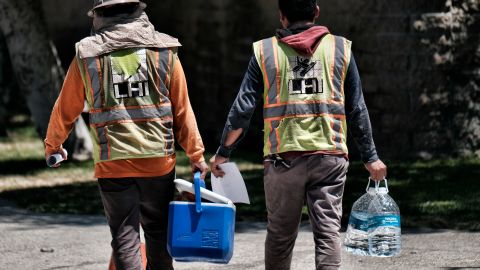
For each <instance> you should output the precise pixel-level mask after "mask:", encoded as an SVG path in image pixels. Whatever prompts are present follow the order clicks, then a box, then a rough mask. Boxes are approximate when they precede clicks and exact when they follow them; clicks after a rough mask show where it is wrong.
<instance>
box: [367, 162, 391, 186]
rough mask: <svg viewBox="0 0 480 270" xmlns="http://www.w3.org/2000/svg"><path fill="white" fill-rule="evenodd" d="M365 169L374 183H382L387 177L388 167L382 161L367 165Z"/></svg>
mask: <svg viewBox="0 0 480 270" xmlns="http://www.w3.org/2000/svg"><path fill="white" fill-rule="evenodd" d="M365 168H367V170H368V172H369V173H370V178H372V179H373V180H374V181H382V180H383V179H385V178H386V177H387V166H386V165H385V164H383V162H382V161H381V160H380V159H379V160H377V161H374V162H372V163H365Z"/></svg>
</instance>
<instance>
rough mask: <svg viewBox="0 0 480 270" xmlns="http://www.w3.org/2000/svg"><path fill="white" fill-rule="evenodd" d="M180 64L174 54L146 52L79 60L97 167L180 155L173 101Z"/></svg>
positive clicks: (128, 51)
mask: <svg viewBox="0 0 480 270" xmlns="http://www.w3.org/2000/svg"><path fill="white" fill-rule="evenodd" d="M174 59H175V56H174V54H173V52H172V50H170V49H143V48H137V49H126V50H125V51H119V52H113V53H111V54H109V55H103V56H99V57H92V58H85V59H80V58H78V62H79V67H80V71H81V75H82V79H83V81H84V84H85V92H86V97H87V103H88V105H89V107H90V127H91V128H92V129H93V130H94V132H93V134H92V133H91V134H92V139H93V141H94V142H95V144H96V148H95V150H96V151H95V156H94V159H95V162H100V161H108V160H116V159H128V158H148V157H161V156H167V155H172V154H173V153H174V152H175V150H174V135H173V122H172V121H173V116H172V108H171V103H170V99H169V85H170V73H171V71H172V70H173V65H174ZM136 65H138V67H137V66H136Z"/></svg>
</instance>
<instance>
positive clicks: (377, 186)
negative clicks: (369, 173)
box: [367, 177, 388, 193]
mask: <svg viewBox="0 0 480 270" xmlns="http://www.w3.org/2000/svg"><path fill="white" fill-rule="evenodd" d="M382 181H383V182H385V189H386V191H387V193H388V183H387V178H383V180H382ZM382 181H375V191H376V192H378V189H379V188H380V183H381V182H382ZM368 184H370V177H369V178H368ZM367 189H368V187H367Z"/></svg>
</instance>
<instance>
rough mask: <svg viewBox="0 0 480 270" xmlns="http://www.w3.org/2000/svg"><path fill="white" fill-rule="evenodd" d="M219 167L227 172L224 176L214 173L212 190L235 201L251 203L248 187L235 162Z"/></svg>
mask: <svg viewBox="0 0 480 270" xmlns="http://www.w3.org/2000/svg"><path fill="white" fill-rule="evenodd" d="M219 167H220V168H221V169H222V170H223V171H224V172H225V175H224V176H223V177H218V178H217V177H215V175H213V174H212V179H211V181H212V190H213V192H215V193H218V194H220V195H222V196H225V197H227V198H229V199H230V200H231V201H232V202H234V203H246V204H250V198H249V197H248V192H247V187H246V186H245V181H244V180H243V177H242V175H241V174H240V171H239V170H238V167H237V165H236V164H235V163H233V162H229V163H223V164H220V165H219Z"/></svg>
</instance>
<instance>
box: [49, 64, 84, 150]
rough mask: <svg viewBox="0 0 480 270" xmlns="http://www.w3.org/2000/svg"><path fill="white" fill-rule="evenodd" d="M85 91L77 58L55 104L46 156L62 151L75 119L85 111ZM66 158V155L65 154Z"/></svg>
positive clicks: (69, 69) (69, 70) (51, 116)
mask: <svg viewBox="0 0 480 270" xmlns="http://www.w3.org/2000/svg"><path fill="white" fill-rule="evenodd" d="M84 104H85V91H84V86H83V81H82V77H81V75H80V70H79V68H78V63H77V60H76V58H74V59H73V61H72V63H71V64H70V67H69V68H68V72H67V75H66V77H65V81H64V82H63V86H62V90H61V91H60V95H59V96H58V98H57V101H56V102H55V105H54V106H53V110H52V114H51V115H50V122H49V123H48V130H47V137H46V138H45V157H49V156H50V155H52V154H56V153H60V154H62V156H64V153H63V151H62V144H63V142H64V141H65V140H66V139H67V138H68V135H69V134H70V131H71V130H72V128H73V125H74V124H75V121H76V120H77V118H78V117H79V116H80V114H81V113H82V111H83V107H84ZM64 158H66V156H64Z"/></svg>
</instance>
